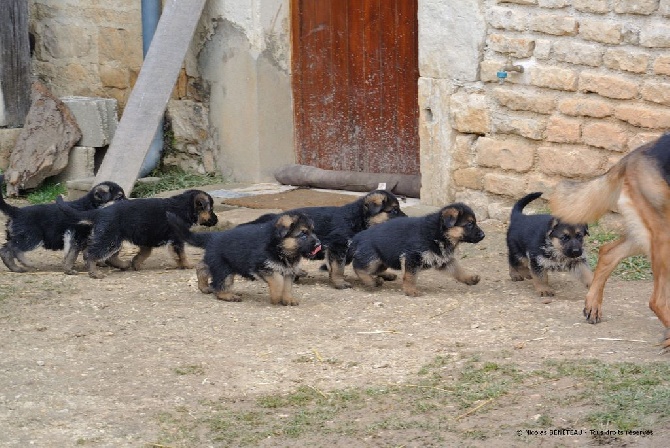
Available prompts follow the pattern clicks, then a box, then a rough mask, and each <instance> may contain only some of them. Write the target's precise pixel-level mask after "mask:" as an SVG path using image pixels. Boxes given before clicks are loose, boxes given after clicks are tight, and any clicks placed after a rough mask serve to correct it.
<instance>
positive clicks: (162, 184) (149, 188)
mask: <svg viewBox="0 0 670 448" xmlns="http://www.w3.org/2000/svg"><path fill="white" fill-rule="evenodd" d="M150 175H151V176H154V177H158V178H160V180H159V181H158V182H155V183H137V184H136V185H135V187H134V188H133V191H132V193H131V197H134V198H146V197H150V196H153V195H155V194H157V193H162V192H164V191H171V190H181V189H185V188H196V187H201V186H203V185H209V184H216V183H222V182H224V178H223V176H220V175H215V174H195V173H187V172H186V171H183V170H181V169H179V168H169V169H162V170H154V171H153V172H152V173H151V174H150Z"/></svg>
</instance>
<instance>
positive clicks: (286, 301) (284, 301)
mask: <svg viewBox="0 0 670 448" xmlns="http://www.w3.org/2000/svg"><path fill="white" fill-rule="evenodd" d="M298 303H299V302H298V301H297V300H296V299H294V298H293V297H282V298H281V299H280V300H279V304H280V305H284V306H298Z"/></svg>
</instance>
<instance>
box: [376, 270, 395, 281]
mask: <svg viewBox="0 0 670 448" xmlns="http://www.w3.org/2000/svg"><path fill="white" fill-rule="evenodd" d="M377 277H379V278H381V279H382V280H384V281H387V282H392V281H394V280H396V279H397V278H398V276H397V275H396V274H394V273H393V272H382V273H381V274H379V275H377Z"/></svg>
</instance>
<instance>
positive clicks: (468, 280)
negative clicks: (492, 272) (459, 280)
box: [463, 275, 481, 286]
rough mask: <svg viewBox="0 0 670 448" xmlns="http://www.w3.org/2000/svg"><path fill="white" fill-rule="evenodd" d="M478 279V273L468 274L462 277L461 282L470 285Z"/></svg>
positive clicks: (479, 278)
mask: <svg viewBox="0 0 670 448" xmlns="http://www.w3.org/2000/svg"><path fill="white" fill-rule="evenodd" d="M479 280H481V277H479V276H478V275H470V276H467V277H464V278H463V283H465V284H466V285H470V286H472V285H476V284H477V283H479Z"/></svg>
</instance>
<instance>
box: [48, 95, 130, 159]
mask: <svg viewBox="0 0 670 448" xmlns="http://www.w3.org/2000/svg"><path fill="white" fill-rule="evenodd" d="M61 100H62V101H63V103H65V105H66V106H67V107H68V108H69V109H70V111H71V112H72V114H73V115H74V117H75V119H76V120H77V124H78V125H79V128H80V129H81V134H82V137H81V140H79V142H78V143H77V145H79V146H89V147H93V148H99V147H102V146H109V144H110V143H111V141H112V138H113V137H114V133H115V132H116V127H117V125H118V117H117V103H116V100H115V99H113V98H93V97H83V96H68V97H65V98H61Z"/></svg>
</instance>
